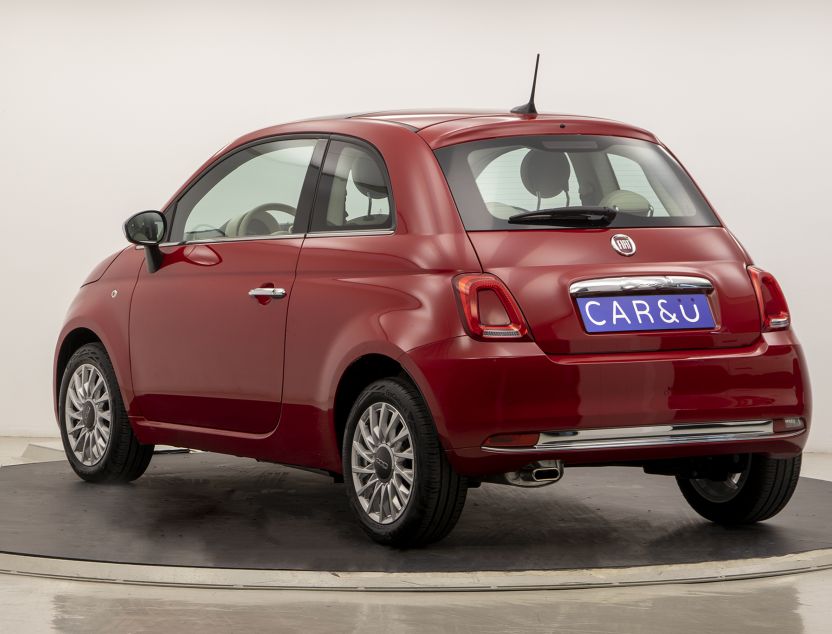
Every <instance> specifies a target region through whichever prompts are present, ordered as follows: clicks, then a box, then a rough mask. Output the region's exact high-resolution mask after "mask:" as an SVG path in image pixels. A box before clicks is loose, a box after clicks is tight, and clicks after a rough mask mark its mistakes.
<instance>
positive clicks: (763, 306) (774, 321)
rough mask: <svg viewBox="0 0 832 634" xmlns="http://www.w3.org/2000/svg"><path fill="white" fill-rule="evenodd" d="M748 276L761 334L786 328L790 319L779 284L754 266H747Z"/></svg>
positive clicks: (771, 276) (770, 275)
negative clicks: (761, 330) (755, 299)
mask: <svg viewBox="0 0 832 634" xmlns="http://www.w3.org/2000/svg"><path fill="white" fill-rule="evenodd" d="M748 274H749V275H750V276H751V283H752V284H753V285H754V292H755V293H756V294H757V305H758V306H759V307H760V321H761V322H762V328H763V332H770V331H772V330H785V329H786V328H788V327H789V324H790V323H791V318H790V317H789V307H788V305H786V297H785V296H784V295H783V291H782V289H781V288H780V284H778V283H777V280H776V279H774V276H773V275H772V274H771V273H768V272H766V271H763V270H762V269H758V268H757V267H756V266H749V267H748Z"/></svg>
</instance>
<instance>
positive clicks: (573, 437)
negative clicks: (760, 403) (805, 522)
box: [482, 420, 805, 453]
mask: <svg viewBox="0 0 832 634" xmlns="http://www.w3.org/2000/svg"><path fill="white" fill-rule="evenodd" d="M804 429H805V428H801V429H799V430H797V431H795V432H792V433H779V434H776V433H775V432H774V421H773V420H746V421H730V422H721V423H679V424H676V425H649V426H645V427H607V428H601V429H575V430H568V431H547V432H541V434H540V438H539V439H538V443H537V444H536V445H535V446H534V447H523V448H512V447H486V446H484V447H482V449H483V450H484V451H492V452H498V453H505V452H508V453H526V452H530V451H553V450H558V451H569V450H573V449H620V448H631V447H660V446H663V445H676V444H691V443H693V444H695V443H706V442H708V443H713V442H730V441H739V440H748V439H750V438H765V437H773V436H777V437H781V438H788V437H791V436H795V435H797V434H799V433H801V432H802V431H803V430H804Z"/></svg>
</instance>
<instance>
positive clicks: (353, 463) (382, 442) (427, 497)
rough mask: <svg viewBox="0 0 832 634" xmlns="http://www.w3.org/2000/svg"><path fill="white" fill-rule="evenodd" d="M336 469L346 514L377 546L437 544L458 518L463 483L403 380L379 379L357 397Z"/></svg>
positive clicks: (464, 491)
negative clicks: (346, 503)
mask: <svg viewBox="0 0 832 634" xmlns="http://www.w3.org/2000/svg"><path fill="white" fill-rule="evenodd" d="M387 429H389V430H390V431H389V435H385V434H384V431H386V430H387ZM397 438H398V440H397ZM367 439H369V440H367ZM356 447H357V448H356ZM408 456H410V458H408ZM342 461H343V468H344V484H345V485H346V489H347V497H348V498H349V502H350V506H351V508H352V510H353V512H354V513H355V515H356V517H357V518H358V521H359V522H360V523H361V526H362V527H363V528H364V530H365V531H366V532H367V534H368V535H369V536H370V537H371V538H372V539H373V540H375V541H376V542H378V543H380V544H385V545H388V546H395V547H398V548H412V547H417V546H422V545H424V544H429V543H431V542H436V541H439V540H440V539H442V538H443V537H445V536H446V535H447V534H448V533H450V532H451V530H452V529H453V527H454V526H455V525H456V522H457V520H458V519H459V516H460V514H461V513H462V507H463V506H464V505H465V496H466V494H467V491H468V485H467V481H466V479H465V478H463V477H461V476H459V475H457V474H456V473H455V472H454V471H453V469H452V468H451V465H450V464H449V463H448V460H447V458H446V456H445V451H444V450H443V449H442V445H441V444H440V442H439V437H438V436H437V433H436V428H435V427H434V424H433V419H432V417H431V415H430V411H429V410H428V408H427V406H426V405H425V403H424V401H423V400H422V397H421V395H420V394H419V392H418V390H416V388H415V387H414V386H413V385H412V384H411V383H410V382H409V381H407V380H404V379H399V378H390V379H383V380H380V381H376V382H375V383H372V384H371V385H369V386H368V387H367V388H365V389H364V391H363V392H361V394H360V395H359V396H358V398H357V399H356V401H355V403H354V404H353V407H352V411H350V414H349V418H348V420H347V426H346V430H345V432H344V441H343V448H342ZM408 473H409V477H410V479H411V484H410V486H409V488H408V483H407V479H408V477H407V476H408ZM373 478H375V480H376V483H375V484H373V483H371V482H370V481H371V480H372V479H373ZM386 478H389V479H386ZM365 485H366V486H365ZM362 487H363V488H364V490H363V491H362ZM368 498H369V499H368ZM385 501H386V503H387V504H386V506H385V505H384V503H385Z"/></svg>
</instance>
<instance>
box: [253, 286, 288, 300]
mask: <svg viewBox="0 0 832 634" xmlns="http://www.w3.org/2000/svg"><path fill="white" fill-rule="evenodd" d="M248 296H249V297H268V298H272V297H274V298H276V299H281V298H283V297H286V289H285V288H252V289H251V290H250V291H249V292H248Z"/></svg>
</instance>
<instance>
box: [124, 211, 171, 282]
mask: <svg viewBox="0 0 832 634" xmlns="http://www.w3.org/2000/svg"><path fill="white" fill-rule="evenodd" d="M167 227H168V221H167V219H166V218H165V216H164V214H161V213H159V212H158V211H140V212H139V213H137V214H135V215H133V216H130V217H129V218H128V219H127V221H126V222H125V223H124V236H125V237H126V238H127V241H128V242H132V243H133V244H138V245H140V246H143V247H144V250H145V259H146V260H147V270H148V271H150V272H151V273H155V272H156V271H158V270H159V267H160V266H161V265H162V258H163V254H162V250H161V249H160V248H159V244H160V243H161V242H162V240H163V239H164V237H165V233H166V231H167Z"/></svg>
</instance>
